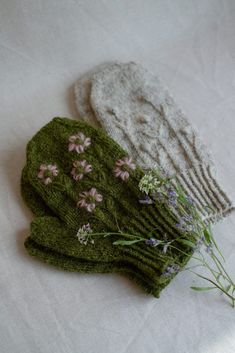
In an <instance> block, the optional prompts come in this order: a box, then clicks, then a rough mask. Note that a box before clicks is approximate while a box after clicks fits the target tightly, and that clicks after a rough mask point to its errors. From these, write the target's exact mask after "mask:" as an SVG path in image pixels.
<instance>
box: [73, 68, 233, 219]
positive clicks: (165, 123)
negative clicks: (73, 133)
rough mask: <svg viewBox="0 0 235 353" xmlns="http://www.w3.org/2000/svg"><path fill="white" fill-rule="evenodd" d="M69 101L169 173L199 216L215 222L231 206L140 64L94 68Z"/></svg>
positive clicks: (198, 146)
mask: <svg viewBox="0 0 235 353" xmlns="http://www.w3.org/2000/svg"><path fill="white" fill-rule="evenodd" d="M75 102H76V107H77V110H78V113H79V117H80V118H82V119H84V120H86V121H89V122H90V123H92V124H94V125H96V126H100V127H102V128H103V129H104V130H105V131H106V132H107V133H108V134H109V135H110V136H111V137H112V138H113V139H114V140H115V141H117V142H118V143H120V144H122V146H123V147H124V148H125V149H126V151H127V152H128V153H129V154H130V155H132V156H133V158H134V159H135V160H136V161H137V163H138V164H139V165H140V166H141V167H142V168H143V169H145V170H146V169H151V168H153V167H155V166H158V167H161V168H162V169H163V170H164V171H166V172H169V173H170V174H174V175H175V176H176V180H177V183H179V184H180V185H181V187H182V188H183V189H184V191H185V193H187V194H188V195H190V196H191V197H192V198H193V199H194V200H195V202H196V204H197V209H198V211H199V212H200V214H201V216H202V217H203V219H204V220H205V219H207V220H208V221H212V222H216V221H217V220H220V219H221V218H223V217H224V216H226V215H228V214H229V213H230V212H231V211H232V210H233V209H234V207H233V205H232V202H231V200H230V199H229V197H228V196H227V194H226V192H225V190H224V186H223V183H222V181H221V178H220V177H219V176H218V175H217V171H216V169H215V166H214V162H213V159H212V157H211V155H210V153H209V152H208V149H207V148H206V146H205V145H204V143H203V142H202V141H201V139H200V137H199V135H198V133H197V132H196V131H195V129H194V128H193V127H192V126H191V125H190V124H189V122H188V120H187V118H186V117H185V115H184V114H183V112H182V111H181V110H180V108H179V107H178V105H177V104H176V102H175V100H174V99H173V98H172V97H171V96H170V94H169V93H168V91H167V90H166V88H165V87H164V86H163V84H162V83H161V81H160V80H159V78H158V77H156V76H155V75H153V74H151V73H150V72H149V71H147V70H146V69H145V68H143V67H142V66H141V65H139V64H136V63H134V62H130V63H126V64H122V63H111V64H107V65H105V66H101V67H98V68H97V69H96V70H94V71H93V72H91V73H90V74H89V73H88V74H86V75H85V76H84V77H82V78H81V79H80V80H78V81H77V82H76V84H75Z"/></svg>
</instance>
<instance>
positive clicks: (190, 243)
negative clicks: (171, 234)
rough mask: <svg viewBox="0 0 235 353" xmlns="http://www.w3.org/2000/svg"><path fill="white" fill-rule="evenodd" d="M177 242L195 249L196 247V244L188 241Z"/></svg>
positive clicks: (179, 240)
mask: <svg viewBox="0 0 235 353" xmlns="http://www.w3.org/2000/svg"><path fill="white" fill-rule="evenodd" d="M176 240H177V241H178V242H180V243H182V244H184V245H187V246H190V247H191V248H194V246H195V244H194V243H193V242H192V241H190V240H187V239H176Z"/></svg>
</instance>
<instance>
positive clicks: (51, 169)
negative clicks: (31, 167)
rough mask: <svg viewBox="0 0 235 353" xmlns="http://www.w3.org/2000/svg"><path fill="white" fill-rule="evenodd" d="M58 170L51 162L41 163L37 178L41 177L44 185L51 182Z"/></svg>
mask: <svg viewBox="0 0 235 353" xmlns="http://www.w3.org/2000/svg"><path fill="white" fill-rule="evenodd" d="M58 173H59V171H58V169H57V166H56V165H53V164H48V165H46V164H41V165H40V168H39V172H38V178H39V179H42V181H43V183H44V184H45V185H48V184H50V183H52V180H53V178H54V177H56V176H57V175H58Z"/></svg>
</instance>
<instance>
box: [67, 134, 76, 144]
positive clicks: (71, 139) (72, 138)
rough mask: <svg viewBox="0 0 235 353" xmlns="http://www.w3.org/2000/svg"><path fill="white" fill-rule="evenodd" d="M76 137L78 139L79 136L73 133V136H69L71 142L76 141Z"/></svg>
mask: <svg viewBox="0 0 235 353" xmlns="http://www.w3.org/2000/svg"><path fill="white" fill-rule="evenodd" d="M76 139H77V136H76V135H72V136H70V137H69V142H72V143H74V142H75V141H76Z"/></svg>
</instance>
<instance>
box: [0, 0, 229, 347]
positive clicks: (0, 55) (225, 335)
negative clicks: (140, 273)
mask: <svg viewBox="0 0 235 353" xmlns="http://www.w3.org/2000/svg"><path fill="white" fill-rule="evenodd" d="M234 38H235V2H234V0H197V1H194V0H161V1H157V0H126V1H125V0H123V1H120V0H119V1H118V0H97V1H96V0H83V1H78V0H50V1H47V0H44V1H43V0H0V122H1V129H0V134H1V135H0V136H1V142H0V143H1V152H0V153H1V156H0V163H1V172H2V173H1V180H0V187H1V190H0V191H1V195H0V196H1V197H0V200H1V209H0V224H1V232H0V238H1V240H0V244H1V245H0V352H1V353H23V352H24V353H41V352H42V353H54V352H57V353H72V352H81V353H93V352H105V353H106V352H107V353H114V352H115V353H145V352H148V353H158V352H159V353H221V352H223V353H234V352H235V312H234V310H232V309H231V308H230V307H229V305H227V304H226V302H225V301H224V300H223V299H222V297H221V296H220V295H219V294H216V293H214V294H213V293H212V292H210V293H208V294H206V293H205V294H201V293H195V292H192V291H190V289H189V286H190V285H191V284H192V276H191V275H190V274H189V273H184V274H180V275H179V276H177V278H176V279H175V280H174V281H173V282H172V284H171V285H170V286H169V287H168V288H167V289H166V290H165V291H164V292H163V293H162V296H161V298H160V299H159V300H156V299H154V298H153V297H151V296H145V295H144V294H143V292H142V291H141V290H139V289H138V288H137V287H136V286H135V285H133V284H132V283H130V282H129V281H128V280H126V279H125V278H123V277H121V276H117V275H78V274H74V273H64V272H62V271H58V270H57V269H55V268H53V267H50V266H46V265H44V264H42V263H40V262H38V261H36V260H33V259H32V258H30V257H29V256H28V255H27V254H26V252H25V250H24V247H23V241H24V239H25V237H26V235H28V234H29V224H30V220H31V219H32V216H31V214H30V212H29V211H28V210H27V209H26V207H25V206H24V204H23V202H22V200H21V197H20V191H19V182H20V173H21V169H22V167H23V165H24V162H25V145H26V143H27V141H28V140H29V139H30V138H31V137H32V135H33V134H34V133H35V132H36V131H37V130H38V129H39V128H40V127H42V126H43V125H44V124H45V123H47V122H48V121H49V120H50V119H51V118H52V117H54V116H70V117H74V118H76V111H75V107H74V103H73V94H72V86H73V83H74V82H75V81H76V79H77V78H79V77H80V76H81V75H82V74H84V73H85V72H87V71H88V70H90V69H92V68H93V67H94V66H95V65H98V64H101V63H104V62H108V61H111V60H121V61H124V62H125V61H129V60H134V61H138V62H140V63H142V64H143V65H144V66H146V67H147V68H149V69H150V70H151V71H153V72H154V73H156V74H159V75H160V77H161V78H162V80H163V81H164V82H165V83H166V85H167V86H168V88H169V90H170V92H172V93H173V95H174V96H175V98H176V100H177V101H178V103H179V104H180V106H181V107H182V108H183V110H184V111H185V112H186V114H187V115H188V116H189V119H190V120H191V121H192V122H193V123H194V125H195V126H196V127H197V128H198V129H199V130H200V132H201V135H202V137H203V138H204V140H206V142H207V144H208V145H209V147H210V149H211V150H212V152H213V154H214V157H215V160H216V163H217V167H218V169H219V171H220V174H221V175H222V176H223V180H224V184H225V185H227V190H228V191H230V195H232V196H233V198H234V190H233V188H234V176H235V175H234V174H235V155H234V148H235V139H234V135H235V40H234ZM214 232H215V235H216V237H217V239H218V242H219V244H220V246H221V247H222V249H223V252H224V254H225V255H226V257H227V268H228V269H229V271H230V272H231V273H232V274H233V277H235V270H234V268H235V256H234V254H235V236H234V235H235V234H234V233H235V216H234V215H233V216H230V217H229V218H228V219H226V220H225V221H224V222H222V223H220V224H219V225H217V226H216V227H215V230H214Z"/></svg>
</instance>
